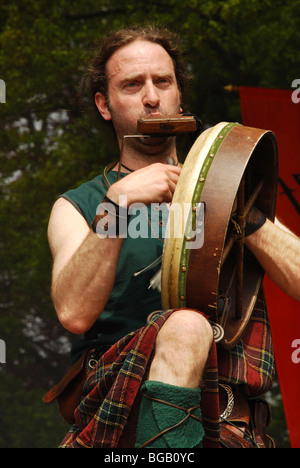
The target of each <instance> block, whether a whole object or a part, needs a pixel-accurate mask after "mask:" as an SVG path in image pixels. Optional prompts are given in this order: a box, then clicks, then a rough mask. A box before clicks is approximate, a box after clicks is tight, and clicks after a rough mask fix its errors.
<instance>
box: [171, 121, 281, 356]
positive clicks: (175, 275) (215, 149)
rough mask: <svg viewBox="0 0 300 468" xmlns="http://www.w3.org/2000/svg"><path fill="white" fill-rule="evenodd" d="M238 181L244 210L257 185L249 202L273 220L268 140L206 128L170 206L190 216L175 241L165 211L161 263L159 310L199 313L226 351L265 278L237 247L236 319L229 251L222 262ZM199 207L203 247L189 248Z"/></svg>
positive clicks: (273, 168) (233, 260)
mask: <svg viewBox="0 0 300 468" xmlns="http://www.w3.org/2000/svg"><path fill="white" fill-rule="evenodd" d="M242 180H243V182H244V184H245V190H244V197H245V204H246V203H247V201H248V200H249V199H250V198H251V196H252V194H253V192H255V191H257V186H260V190H259V191H258V194H257V196H256V198H255V201H254V204H255V206H256V207H257V208H258V209H260V210H261V211H262V212H263V213H264V214H265V215H266V216H267V217H268V218H269V219H271V220H274V217H275V207H276V194H277V180H278V154H277V144H276V139H275V136H274V134H273V133H272V132H271V131H268V130H262V129H256V128H252V127H246V126H243V125H240V124H238V123H228V122H221V123H219V124H218V125H216V126H214V127H212V128H209V129H208V130H205V131H204V132H203V133H202V134H201V135H200V136H199V137H198V139H197V140H196V142H195V143H194V145H193V146H192V148H191V150H190V152H189V154H188V155H187V157H186V160H185V163H184V165H183V168H182V172H181V175H180V177H179V180H178V183H177V186H176V189H175V192H174V196H173V200H172V205H175V206H181V207H182V211H184V207H186V206H188V205H190V206H191V213H192V214H191V216H190V217H188V218H187V219H186V220H183V221H182V226H181V227H182V230H181V235H178V224H180V223H178V222H177V221H176V220H174V214H173V213H172V205H171V209H170V217H169V222H168V228H167V232H168V237H166V238H165V242H164V251H163V260H162V306H163V308H164V309H168V308H180V307H187V308H192V309H197V310H200V311H201V312H203V313H205V314H206V315H207V316H208V317H209V318H210V319H211V320H212V321H214V322H216V323H219V324H221V325H222V326H223V327H224V338H223V340H222V344H223V346H224V347H225V348H228V349H230V348H232V347H233V346H234V345H235V344H236V342H237V341H238V340H239V339H240V337H241V335H242V333H243V331H244V329H245V327H246V325H247V323H248V320H249V318H250V316H251V312H252V310H253V307H254V305H255V302H256V298H257V294H258V292H259V289H260V286H261V283H262V279H263V274H264V273H263V270H262V268H261V267H260V265H259V264H258V262H257V261H256V259H255V258H254V256H253V255H252V254H251V252H250V251H249V250H248V249H247V248H246V247H245V246H243V264H242V270H243V288H242V291H243V292H242V317H241V318H240V319H239V320H237V319H236V317H235V309H236V276H237V275H236V272H237V268H238V267H237V253H236V247H235V245H233V247H232V248H231V250H230V253H229V255H228V256H227V258H226V260H224V258H223V257H224V252H225V248H226V245H227V243H228V240H229V239H230V237H232V236H234V235H235V234H236V223H235V222H234V221H232V219H233V213H234V212H235V210H236V203H237V194H238V190H239V187H240V184H241V181H242ZM200 202H202V203H204V206H205V220H204V243H203V245H202V246H201V247H200V248H189V246H190V245H194V244H191V242H193V241H194V239H195V238H190V237H189V234H188V233H189V232H190V231H193V228H195V222H196V220H195V216H196V214H195V213H196V207H197V204H199V203H200ZM187 224H188V225H187ZM175 231H176V232H175ZM237 237H239V236H237ZM220 304H221V306H220Z"/></svg>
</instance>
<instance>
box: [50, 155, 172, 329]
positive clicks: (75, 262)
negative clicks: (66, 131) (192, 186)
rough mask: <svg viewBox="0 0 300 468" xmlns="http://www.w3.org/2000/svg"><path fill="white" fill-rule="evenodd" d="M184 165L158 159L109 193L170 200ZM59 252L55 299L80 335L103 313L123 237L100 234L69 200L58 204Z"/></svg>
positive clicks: (53, 236) (55, 243)
mask: <svg viewBox="0 0 300 468" xmlns="http://www.w3.org/2000/svg"><path fill="white" fill-rule="evenodd" d="M180 170H181V169H180V168H178V167H175V166H170V165H166V164H152V165H150V166H148V167H145V168H143V169H140V170H137V171H136V172H134V173H132V174H129V175H128V176H127V177H124V178H123V179H121V180H120V181H118V182H116V183H115V184H113V185H111V187H110V189H109V190H108V192H107V196H108V197H109V198H110V199H112V201H113V202H115V203H118V202H119V200H118V199H119V195H126V196H127V199H128V205H130V204H131V203H135V202H141V203H144V204H145V205H149V204H150V203H151V202H153V203H154V202H157V203H161V202H169V201H171V199H172V195H173V192H174V189H175V186H176V183H177V180H178V177H179V174H180ZM48 239H49V245H50V248H51V251H52V255H53V272H52V298H53V302H54V306H55V309H56V312H57V315H58V318H59V320H60V322H61V323H62V324H63V326H64V327H65V328H67V329H68V330H69V331H71V332H72V333H75V334H81V333H85V332H86V331H87V330H89V329H90V328H91V326H92V325H93V324H94V323H95V321H96V320H97V318H98V317H99V316H100V315H101V313H102V311H103V309H104V306H105V304H106V303H107V301H108V299H109V296H110V294H111V291H112V288H113V285H114V281H115V275H116V269H117V264H118V260H119V256H120V252H121V248H122V245H123V242H124V239H123V238H119V237H106V238H101V239H100V238H99V236H98V235H97V234H95V233H94V232H93V231H91V229H90V227H89V226H88V224H87V223H86V221H85V219H84V218H83V217H82V216H81V214H80V213H78V211H77V210H76V209H75V208H74V207H73V205H72V204H71V203H69V202H68V201H66V200H65V199H63V198H61V199H59V200H58V201H57V202H56V203H55V204H54V206H53V209H52V213H51V216H50V221H49V226H48Z"/></svg>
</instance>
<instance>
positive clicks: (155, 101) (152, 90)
mask: <svg viewBox="0 0 300 468" xmlns="http://www.w3.org/2000/svg"><path fill="white" fill-rule="evenodd" d="M159 103H160V97H159V94H158V92H157V89H156V87H155V85H154V83H152V82H149V83H146V84H145V86H144V96H143V104H144V106H151V107H157V106H158V105H159Z"/></svg>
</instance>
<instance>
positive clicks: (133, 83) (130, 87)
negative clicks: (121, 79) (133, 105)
mask: <svg viewBox="0 0 300 468" xmlns="http://www.w3.org/2000/svg"><path fill="white" fill-rule="evenodd" d="M138 86H139V83H138V82H137V81H131V82H130V83H126V85H125V88H128V89H134V88H137V87H138Z"/></svg>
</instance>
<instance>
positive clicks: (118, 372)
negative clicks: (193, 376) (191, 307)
mask: <svg viewBox="0 0 300 468" xmlns="http://www.w3.org/2000/svg"><path fill="white" fill-rule="evenodd" d="M173 312H174V310H170V311H162V312H161V313H159V314H157V315H155V316H154V318H153V319H152V320H151V322H150V323H149V324H148V325H147V326H145V327H143V328H141V329H139V330H138V331H137V332H132V333H129V334H128V335H126V336H125V337H124V338H122V339H121V340H120V341H118V342H117V343H116V344H115V345H114V346H112V347H111V348H110V349H109V350H108V351H107V352H105V353H104V354H103V356H102V357H101V358H100V360H99V361H98V364H97V365H96V367H95V369H94V370H93V371H92V372H91V373H90V374H89V376H88V378H87V381H86V384H85V386H84V391H83V399H82V401H81V403H80V405H79V406H78V408H77V409H76V410H75V424H74V425H73V426H72V427H71V428H70V430H69V432H68V433H67V435H66V436H65V438H64V440H63V441H62V443H61V445H60V447H61V448H115V447H125V446H126V447H134V443H135V430H136V425H137V418H132V414H137V412H138V407H139V403H140V397H141V394H140V387H141V384H142V383H143V381H145V380H146V378H147V374H148V371H149V366H150V363H151V358H152V355H153V352H154V344H155V339H156V335H157V333H158V331H159V330H160V328H161V327H162V325H163V324H164V323H165V321H166V320H167V318H168V317H169V316H170V315H171V314H172V313H173ZM204 382H205V388H204V390H203V393H202V398H201V410H202V419H203V427H204V431H205V437H204V440H203V447H218V446H219V440H220V427H219V398H218V370H217V353H216V345H215V343H213V345H212V348H211V351H210V354H209V357H208V361H207V366H206V371H205V375H204ZM132 419H133V421H132ZM125 440H126V442H124V441H125ZM125 444H126V445H125Z"/></svg>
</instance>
